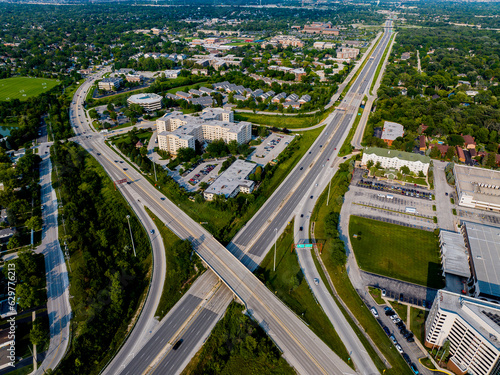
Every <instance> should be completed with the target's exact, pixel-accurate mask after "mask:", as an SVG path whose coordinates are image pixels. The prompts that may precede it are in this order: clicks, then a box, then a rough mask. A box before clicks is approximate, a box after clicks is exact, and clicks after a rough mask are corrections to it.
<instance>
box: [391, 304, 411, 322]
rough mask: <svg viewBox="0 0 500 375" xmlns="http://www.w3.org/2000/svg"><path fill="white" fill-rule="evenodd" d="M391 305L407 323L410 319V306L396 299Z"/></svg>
mask: <svg viewBox="0 0 500 375" xmlns="http://www.w3.org/2000/svg"><path fill="white" fill-rule="evenodd" d="M391 306H392V308H393V309H394V311H395V312H396V314H398V316H399V318H400V319H401V320H402V321H403V323H404V324H406V322H407V319H408V306H406V305H403V304H401V303H399V302H394V301H392V302H391Z"/></svg>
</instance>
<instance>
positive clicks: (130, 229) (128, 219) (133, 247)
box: [127, 215, 137, 257]
mask: <svg viewBox="0 0 500 375" xmlns="http://www.w3.org/2000/svg"><path fill="white" fill-rule="evenodd" d="M127 221H128V229H129V231H130V239H131V240H132V249H134V256H135V257H136V256H137V254H136V253H135V245H134V237H132V228H131V227H130V215H127Z"/></svg>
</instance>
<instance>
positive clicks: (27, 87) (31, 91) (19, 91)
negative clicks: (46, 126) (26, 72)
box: [0, 77, 58, 101]
mask: <svg viewBox="0 0 500 375" xmlns="http://www.w3.org/2000/svg"><path fill="white" fill-rule="evenodd" d="M57 85H58V82H57V80H55V79H49V78H29V77H14V78H5V79H0V101H4V100H12V99H19V100H21V101H22V100H26V99H28V98H29V97H31V96H37V95H40V94H41V93H42V92H47V91H49V90H50V89H51V88H53V87H55V86H57Z"/></svg>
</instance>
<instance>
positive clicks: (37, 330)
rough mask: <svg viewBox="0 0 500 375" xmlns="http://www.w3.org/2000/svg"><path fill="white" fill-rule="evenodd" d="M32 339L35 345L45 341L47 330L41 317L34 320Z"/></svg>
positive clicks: (31, 332) (31, 331)
mask: <svg viewBox="0 0 500 375" xmlns="http://www.w3.org/2000/svg"><path fill="white" fill-rule="evenodd" d="M30 341H31V343H32V344H33V345H38V344H41V343H42V342H44V341H45V332H44V330H43V327H42V321H41V320H40V319H37V320H35V321H34V322H33V327H32V328H31V330H30Z"/></svg>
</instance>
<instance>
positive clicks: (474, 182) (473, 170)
mask: <svg viewBox="0 0 500 375" xmlns="http://www.w3.org/2000/svg"><path fill="white" fill-rule="evenodd" d="M453 173H454V175H455V187H456V189H457V195H458V204H459V205H460V206H465V207H471V208H479V209H482V210H488V211H498V212H500V171H493V170H491V169H484V168H477V167H468V166H465V165H459V164H455V166H454V167H453Z"/></svg>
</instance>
